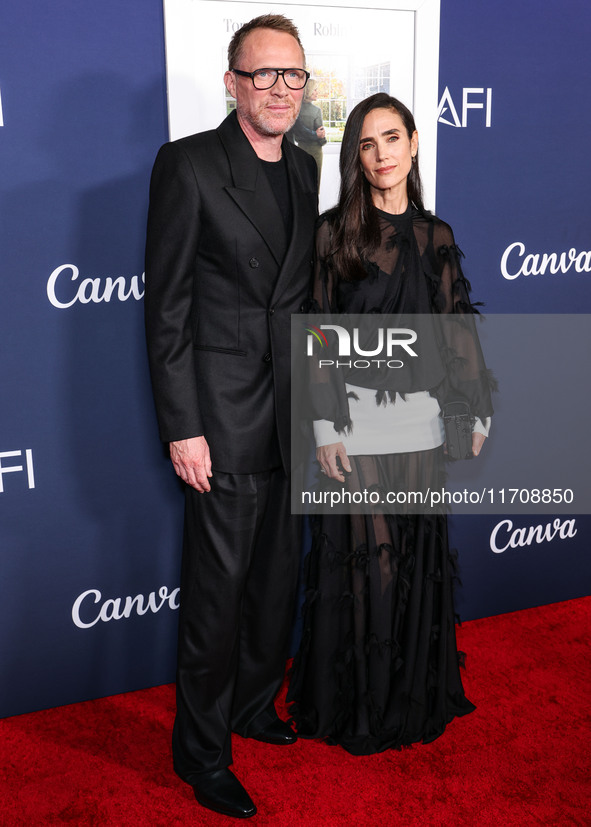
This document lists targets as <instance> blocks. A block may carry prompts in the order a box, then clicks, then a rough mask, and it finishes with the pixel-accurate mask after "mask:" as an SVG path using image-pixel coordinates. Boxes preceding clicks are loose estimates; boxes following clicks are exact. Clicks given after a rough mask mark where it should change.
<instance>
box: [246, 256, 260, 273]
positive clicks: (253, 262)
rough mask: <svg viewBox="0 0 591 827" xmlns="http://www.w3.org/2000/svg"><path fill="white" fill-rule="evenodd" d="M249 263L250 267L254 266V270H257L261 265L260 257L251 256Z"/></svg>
mask: <svg viewBox="0 0 591 827" xmlns="http://www.w3.org/2000/svg"><path fill="white" fill-rule="evenodd" d="M248 264H249V266H250V267H252V269H253V270H256V268H257V267H258V266H259V260H258V258H251V260H250V261H249V262H248Z"/></svg>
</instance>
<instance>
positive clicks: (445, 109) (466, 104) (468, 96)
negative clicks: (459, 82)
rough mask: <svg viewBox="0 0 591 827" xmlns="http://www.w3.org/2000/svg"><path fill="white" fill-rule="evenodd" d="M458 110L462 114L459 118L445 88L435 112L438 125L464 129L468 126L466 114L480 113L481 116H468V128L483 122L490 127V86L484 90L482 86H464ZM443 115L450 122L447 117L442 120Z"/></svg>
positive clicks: (449, 94)
mask: <svg viewBox="0 0 591 827" xmlns="http://www.w3.org/2000/svg"><path fill="white" fill-rule="evenodd" d="M459 108H460V112H461V113H462V117H461V118H460V117H459V116H458V110H457V108H456V105H455V104H454V102H453V98H452V96H451V92H450V91H449V87H447V86H446V87H445V91H444V93H443V95H442V96H441V100H440V101H439V108H438V110H437V120H438V121H439V123H444V124H446V125H447V126H456V127H460V128H464V129H465V128H466V127H467V126H468V125H469V124H468V113H470V112H472V113H473V112H474V111H477V112H478V111H482V114H479V115H478V116H475V115H474V114H472V115H470V126H472V125H473V124H474V123H479V124H482V122H483V121H484V125H485V126H487V127H488V126H492V88H491V87H490V86H489V87H488V88H486V89H485V88H484V87H482V86H465V87H464V88H463V89H462V103H461V106H460V107H459ZM445 114H447V115H448V116H449V117H450V118H451V120H448V118H447V117H446V118H444V117H443V116H444V115H445Z"/></svg>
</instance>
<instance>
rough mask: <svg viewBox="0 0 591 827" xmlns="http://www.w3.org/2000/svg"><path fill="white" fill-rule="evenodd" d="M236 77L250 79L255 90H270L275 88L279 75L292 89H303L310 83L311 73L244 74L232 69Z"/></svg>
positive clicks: (261, 71)
mask: <svg viewBox="0 0 591 827" xmlns="http://www.w3.org/2000/svg"><path fill="white" fill-rule="evenodd" d="M232 72H234V74H235V75H241V76H242V77H243V78H250V79H251V80H252V85H253V86H254V88H255V89H261V90H262V89H270V88H271V87H272V86H275V84H276V83H277V79H278V77H279V75H283V81H284V83H285V85H286V86H287V87H289V88H290V89H303V88H304V86H305V85H306V84H307V83H308V79H309V77H310V72H306V70H305V69H256V70H255V71H254V72H243V71H242V69H232Z"/></svg>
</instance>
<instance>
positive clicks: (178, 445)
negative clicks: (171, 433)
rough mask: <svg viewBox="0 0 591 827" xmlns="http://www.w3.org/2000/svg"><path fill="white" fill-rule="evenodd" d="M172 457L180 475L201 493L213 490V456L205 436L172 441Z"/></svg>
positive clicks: (175, 468)
mask: <svg viewBox="0 0 591 827" xmlns="http://www.w3.org/2000/svg"><path fill="white" fill-rule="evenodd" d="M170 458H171V460H172V464H173V465H174V470H175V471H176V472H177V474H178V475H179V477H180V478H181V479H182V480H183V481H184V482H186V483H187V485H190V486H191V487H192V488H194V489H195V490H196V491H199V493H201V494H203V493H204V492H205V491H211V486H210V484H209V479H208V478H209V477H211V476H212V473H211V457H210V456H209V445H208V444H207V440H206V439H205V437H204V436H194V437H191V439H179V441H178V442H171V443H170Z"/></svg>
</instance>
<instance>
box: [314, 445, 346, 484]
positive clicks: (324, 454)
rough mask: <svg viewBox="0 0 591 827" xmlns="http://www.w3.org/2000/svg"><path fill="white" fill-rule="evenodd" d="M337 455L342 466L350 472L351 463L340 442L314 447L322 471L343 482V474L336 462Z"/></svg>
mask: <svg viewBox="0 0 591 827" xmlns="http://www.w3.org/2000/svg"><path fill="white" fill-rule="evenodd" d="M337 457H338V458H339V460H340V465H341V466H342V468H343V469H344V470H345V471H346V472H347V473H351V463H350V462H349V457H348V456H347V451H346V449H345V446H344V445H343V443H342V442H333V443H332V445H322V446H321V447H320V448H317V449H316V459H317V460H318V462H319V463H320V469H321V471H322V473H323V474H326V476H327V477H330V478H331V479H333V480H338V481H339V482H345V475H344V474H343V471H342V470H341V468H340V467H339V464H338V463H337Z"/></svg>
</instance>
